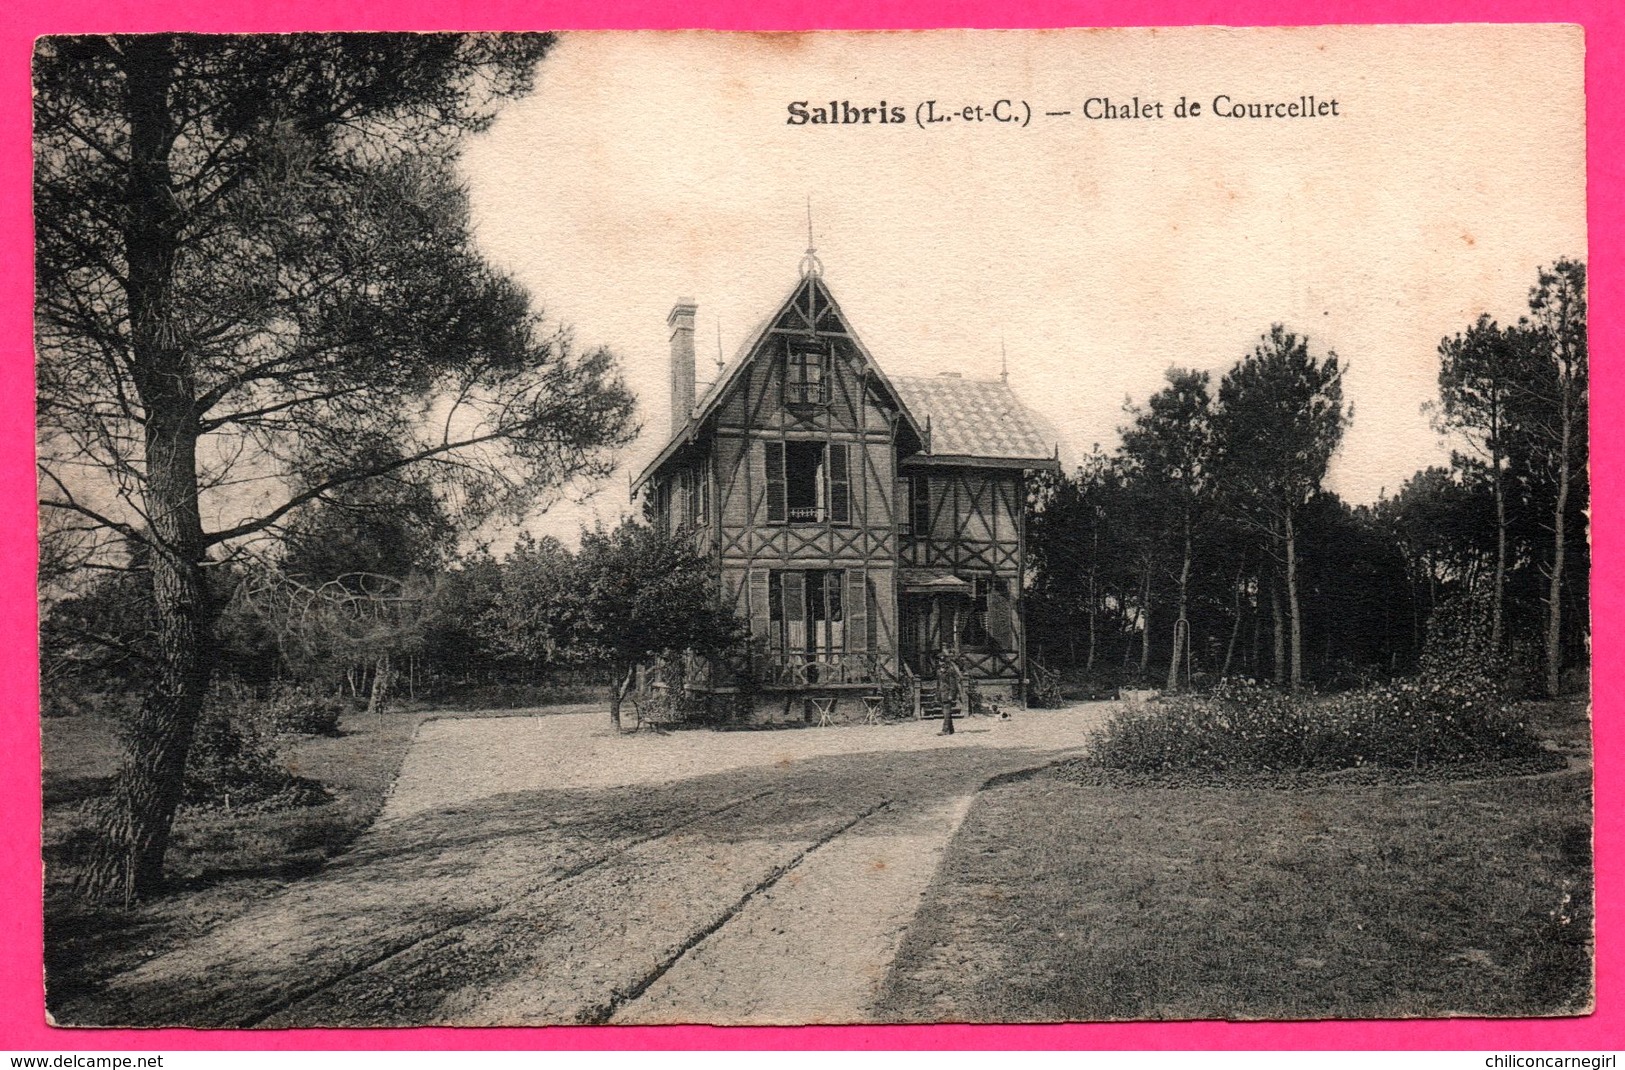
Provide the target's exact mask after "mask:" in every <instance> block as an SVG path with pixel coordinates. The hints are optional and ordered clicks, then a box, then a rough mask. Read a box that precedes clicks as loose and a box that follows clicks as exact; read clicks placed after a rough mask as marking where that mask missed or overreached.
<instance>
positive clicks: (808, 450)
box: [765, 440, 852, 524]
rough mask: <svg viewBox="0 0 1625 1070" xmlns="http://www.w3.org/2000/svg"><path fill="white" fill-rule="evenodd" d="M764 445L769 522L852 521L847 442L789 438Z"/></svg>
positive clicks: (844, 522)
mask: <svg viewBox="0 0 1625 1070" xmlns="http://www.w3.org/2000/svg"><path fill="white" fill-rule="evenodd" d="M765 446H766V456H767V522H768V523H770V524H784V523H789V524H822V523H826V522H828V523H832V524H848V523H851V520H852V482H851V476H850V471H851V469H850V467H849V461H848V454H847V450H848V446H847V444H846V443H844V442H834V443H824V442H808V441H800V440H792V441H790V442H768V443H765Z"/></svg>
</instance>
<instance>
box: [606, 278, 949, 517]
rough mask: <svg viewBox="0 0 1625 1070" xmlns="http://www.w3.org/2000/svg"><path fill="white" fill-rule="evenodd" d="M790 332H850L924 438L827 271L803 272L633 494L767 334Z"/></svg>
mask: <svg viewBox="0 0 1625 1070" xmlns="http://www.w3.org/2000/svg"><path fill="white" fill-rule="evenodd" d="M775 327H778V328H780V329H788V330H802V331H810V330H814V329H816V330H819V331H824V332H827V333H836V334H844V335H846V336H847V338H848V339H849V340H850V341H851V342H852V345H853V347H854V348H855V349H856V350H857V351H858V355H859V356H860V357H861V358H862V359H863V362H864V364H865V365H866V366H867V367H868V369H869V374H870V375H871V376H872V377H873V378H874V380H875V382H876V383H877V384H878V385H879V387H880V389H881V390H882V391H883V392H884V393H885V394H886V395H887V396H888V397H889V398H890V399H891V401H892V403H893V404H894V405H896V406H897V409H898V411H899V412H900V413H901V414H902V419H903V422H904V424H905V425H906V426H907V427H908V428H909V429H910V430H912V431H913V432H914V434H915V435H916V437H919V438H921V440H922V441H923V438H924V436H923V434H922V432H921V427H922V425H921V424H920V422H919V421H918V420H916V419H915V418H914V416H913V414H911V413H910V412H909V411H908V406H907V405H905V404H904V403H903V399H902V396H901V395H899V394H898V392H897V389H896V388H895V387H894V386H893V385H892V382H891V380H890V379H889V378H887V376H886V373H885V372H884V371H883V370H882V369H881V367H880V365H879V364H877V363H875V359H874V357H873V356H872V355H871V354H870V353H869V349H868V347H867V346H865V345H864V344H863V339H861V338H859V337H858V335H857V332H856V331H854V330H852V326H851V321H850V320H848V319H847V318H846V314H845V313H844V312H842V311H841V306H840V305H838V304H836V302H835V297H834V295H832V294H831V293H830V292H829V286H828V284H827V283H825V282H824V279H823V277H822V275H820V274H817V273H813V274H807V275H803V276H802V278H801V281H800V282H799V283H797V284H796V286H795V288H794V289H793V290H791V291H790V295H789V296H788V297H786V298H785V299H784V302H783V303H782V304H781V305H779V307H778V310H777V311H775V312H774V313H773V314H772V315H771V316H769V317H767V318H766V319H764V320H763V321H762V322H761V323H760V324H759V325H758V326H757V327H756V329H755V330H753V331H751V332H750V334H749V335H747V336H746V338H745V341H744V344H743V345H741V346H740V347H739V349H738V351H737V352H736V353H735V354H734V358H733V360H731V361H729V362H728V365H727V367H725V368H724V369H723V370H722V373H721V374H720V375H718V376H717V381H716V383H715V384H714V385H713V386H712V387H711V389H710V390H708V391H706V393H705V395H704V396H703V397H702V398H700V399H699V401H698V402H697V403H696V404H695V407H694V412H693V413H692V414H690V416H689V419H688V423H687V424H685V425H684V426H683V427H682V428H681V429H679V430H678V431H676V432H675V433H673V435H672V436H671V440H670V441H668V442H667V443H666V445H665V446H664V447H663V448H662V449H661V451H660V452H659V453H658V454H656V456H655V459H654V460H652V461H650V462H649V463H648V465H646V466H645V467H644V469H643V471H642V472H641V473H639V475H638V477H637V479H636V480H634V481H633V483H632V493H633V494H636V493H637V492H638V490H639V488H641V487H642V486H643V484H644V483H646V482H647V481H648V480H649V478H650V477H651V476H653V475H654V474H655V473H657V472H659V471H660V469H661V468H663V467H665V465H666V463H667V462H668V461H670V460H671V459H672V457H674V456H676V454H677V453H678V451H679V450H681V449H682V448H683V446H684V445H686V444H687V443H689V442H691V441H692V440H693V438H694V435H695V434H696V433H697V432H698V431H699V429H700V426H701V425H702V424H703V423H704V422H705V421H706V419H707V418H709V417H710V416H711V414H712V413H713V412H715V411H716V408H717V406H718V405H719V404H721V402H722V399H723V398H724V397H726V396H727V395H728V392H729V391H730V390H732V389H733V387H734V385H735V383H736V382H738V380H739V378H740V377H741V376H743V375H744V373H745V369H746V368H747V367H748V366H749V364H750V362H751V360H752V358H753V357H755V356H756V355H757V353H758V352H759V351H760V350H761V343H762V341H763V339H764V338H765V337H766V336H767V333H768V332H769V331H771V330H772V329H773V328H775Z"/></svg>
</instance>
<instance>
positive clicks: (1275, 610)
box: [1270, 570, 1286, 687]
mask: <svg viewBox="0 0 1625 1070" xmlns="http://www.w3.org/2000/svg"><path fill="white" fill-rule="evenodd" d="M1270 613H1271V615H1272V616H1273V617H1274V621H1275V648H1274V660H1273V661H1271V663H1270V674H1271V676H1272V677H1273V678H1274V680H1275V686H1276V687H1280V686H1281V685H1282V684H1284V683H1286V616H1285V614H1283V613H1282V612H1281V584H1280V581H1279V580H1278V579H1277V578H1276V574H1275V572H1274V570H1271V572H1270Z"/></svg>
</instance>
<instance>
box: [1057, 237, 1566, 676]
mask: <svg viewBox="0 0 1625 1070" xmlns="http://www.w3.org/2000/svg"><path fill="white" fill-rule="evenodd" d="M1584 323H1585V267H1584V265H1583V264H1580V263H1577V262H1575V261H1570V260H1560V261H1558V262H1557V263H1556V264H1554V265H1553V266H1552V267H1551V268H1549V269H1543V270H1542V271H1540V272H1539V274H1538V277H1537V280H1536V284H1535V286H1534V287H1533V288H1532V289H1531V292H1530V299H1529V314H1528V315H1527V316H1525V317H1522V318H1520V319H1518V320H1517V321H1516V322H1514V323H1512V324H1509V325H1505V326H1503V325H1500V324H1498V323H1496V321H1494V320H1493V319H1490V318H1489V317H1481V318H1480V319H1478V320H1476V321H1474V322H1473V323H1472V324H1470V325H1468V327H1467V328H1466V329H1465V330H1464V331H1463V332H1461V333H1459V334H1456V335H1454V336H1451V337H1446V338H1444V339H1443V340H1442V341H1441V342H1440V345H1439V350H1438V357H1439V376H1438V378H1439V394H1440V400H1439V402H1438V404H1437V405H1436V406H1434V407H1433V413H1434V418H1435V423H1436V426H1437V428H1438V430H1439V431H1440V433H1442V434H1445V435H1447V436H1449V438H1450V441H1451V442H1453V443H1454V444H1455V446H1456V447H1457V448H1456V451H1455V453H1454V455H1453V458H1452V461H1451V464H1450V466H1449V467H1448V468H1446V467H1432V468H1426V469H1423V470H1421V471H1418V472H1417V473H1416V474H1415V475H1414V476H1412V477H1411V478H1410V479H1408V480H1406V481H1405V482H1404V483H1403V484H1402V485H1401V486H1399V487H1397V488H1394V490H1393V492H1392V493H1389V494H1385V495H1384V496H1383V497H1381V498H1380V499H1379V500H1378V501H1377V502H1376V503H1374V504H1372V505H1369V506H1366V505H1358V506H1354V505H1350V504H1348V503H1347V502H1344V501H1342V500H1341V499H1340V498H1338V497H1337V495H1336V494H1334V493H1331V492H1330V491H1328V490H1326V489H1324V488H1323V487H1322V486H1321V481H1322V478H1323V476H1324V474H1325V472H1326V469H1327V466H1328V464H1329V462H1330V458H1331V457H1332V456H1333V454H1334V452H1335V450H1336V447H1337V444H1338V440H1339V437H1340V435H1341V431H1342V429H1343V427H1344V426H1345V425H1346V424H1347V423H1348V421H1349V420H1350V419H1351V418H1352V413H1351V412H1350V411H1349V410H1348V409H1346V408H1345V407H1344V406H1343V404H1342V386H1341V365H1340V364H1339V362H1338V360H1337V358H1336V357H1335V356H1333V355H1330V354H1328V355H1326V356H1325V357H1320V358H1317V357H1315V356H1314V355H1313V353H1312V351H1311V350H1310V349H1309V346H1308V343H1307V342H1306V340H1304V339H1303V338H1301V337H1300V336H1298V335H1295V334H1293V333H1292V332H1289V331H1286V330H1285V329H1284V328H1274V329H1272V330H1271V331H1270V332H1269V333H1268V334H1267V335H1265V336H1264V337H1263V338H1262V339H1261V340H1260V342H1259V344H1258V345H1257V346H1256V347H1255V348H1254V350H1253V352H1252V353H1251V354H1249V355H1248V356H1246V357H1245V358H1243V359H1242V360H1240V361H1237V362H1236V363H1235V364H1234V365H1233V366H1232V367H1231V368H1230V370H1229V371H1228V372H1226V373H1225V374H1224V375H1223V376H1222V377H1221V378H1220V380H1219V383H1218V389H1217V391H1216V393H1214V394H1213V395H1211V396H1210V395H1209V393H1208V391H1207V383H1208V379H1209V374H1208V373H1205V372H1197V371H1185V370H1181V369H1175V370H1173V371H1171V372H1170V373H1169V376H1168V384H1167V386H1165V387H1164V388H1163V389H1162V390H1161V391H1159V392H1157V393H1155V394H1153V395H1152V396H1151V397H1150V398H1149V399H1148V400H1147V402H1146V403H1145V404H1144V405H1143V406H1141V405H1134V404H1130V405H1129V406H1128V408H1127V410H1126V414H1127V417H1128V421H1127V423H1126V424H1125V426H1124V427H1123V428H1122V440H1121V444H1120V446H1119V447H1118V448H1116V449H1114V450H1110V451H1108V450H1104V449H1101V448H1100V447H1098V446H1097V447H1096V449H1095V451H1094V452H1093V453H1091V454H1090V455H1088V456H1087V457H1085V458H1084V460H1083V462H1082V463H1081V464H1080V465H1079V466H1078V467H1077V468H1076V469H1075V470H1074V471H1073V472H1072V473H1070V474H1062V475H1040V476H1038V477H1036V478H1035V483H1034V488H1033V492H1032V494H1031V496H1030V499H1029V508H1028V518H1027V522H1028V527H1027V530H1028V535H1029V542H1030V546H1029V561H1030V562H1031V566H1032V569H1031V579H1030V586H1029V599H1028V615H1027V623H1028V645H1029V651H1028V652H1029V656H1030V658H1031V659H1032V660H1033V661H1034V662H1035V663H1037V664H1039V665H1040V666H1042V667H1043V668H1044V669H1047V670H1048V673H1047V677H1053V678H1057V679H1059V680H1060V682H1061V689H1062V690H1063V691H1064V692H1065V693H1067V694H1069V695H1071V696H1073V697H1099V696H1107V695H1110V694H1112V693H1114V692H1115V691H1116V690H1117V689H1118V688H1120V687H1128V686H1134V687H1141V688H1157V689H1162V690H1171V691H1184V690H1191V689H1195V690H1200V689H1203V688H1205V687H1210V686H1212V685H1213V684H1215V683H1217V682H1218V681H1220V680H1226V679H1234V678H1238V677H1245V678H1251V679H1256V680H1268V681H1270V682H1272V683H1273V684H1275V685H1277V686H1280V687H1288V688H1290V687H1292V686H1294V685H1296V686H1298V687H1309V688H1313V689H1315V690H1318V691H1322V692H1325V691H1338V690H1347V689H1350V688H1363V687H1370V686H1373V685H1378V684H1383V683H1386V682H1389V681H1396V680H1400V679H1402V678H1404V677H1406V676H1408V675H1409V674H1412V673H1414V672H1416V671H1417V670H1418V668H1419V667H1420V666H1421V661H1422V657H1423V651H1424V647H1425V645H1426V643H1425V637H1426V636H1427V634H1428V625H1429V621H1430V619H1431V618H1432V617H1433V615H1434V614H1435V613H1436V612H1437V611H1438V610H1439V608H1440V607H1441V606H1444V605H1445V604H1447V603H1449V602H1450V601H1451V600H1452V599H1454V598H1458V597H1461V596H1468V597H1471V598H1474V599H1483V600H1484V601H1485V605H1486V607H1487V608H1486V612H1487V613H1488V614H1489V616H1488V620H1489V634H1488V637H1487V640H1486V641H1487V642H1488V643H1489V645H1490V646H1491V647H1492V648H1493V649H1494V650H1495V651H1496V654H1497V657H1498V658H1500V659H1501V660H1503V661H1507V660H1511V661H1515V662H1516V663H1517V664H1518V665H1519V667H1520V668H1521V669H1522V670H1525V671H1529V670H1532V669H1535V668H1536V667H1537V666H1536V665H1535V663H1537V662H1538V674H1539V676H1540V677H1541V683H1542V690H1544V691H1545V692H1546V693H1547V694H1548V695H1553V694H1556V693H1557V692H1558V691H1559V690H1560V689H1563V688H1566V687H1571V686H1579V685H1583V678H1577V677H1574V676H1568V677H1566V676H1565V675H1564V673H1565V672H1567V671H1569V670H1577V671H1578V670H1583V669H1584V667H1585V665H1586V663H1587V661H1588V658H1589V648H1588V638H1587V637H1588V631H1589V622H1588V619H1587V618H1588V605H1589V600H1588V584H1589V573H1590V545H1589V541H1588V537H1587V518H1586V513H1585V510H1586V506H1587V502H1588V495H1589V487H1588V484H1587V481H1586V480H1587V476H1586V468H1585V458H1586V456H1587V434H1586V411H1587V410H1586V398H1587V386H1586V384H1587V360H1586V346H1585V329H1584Z"/></svg>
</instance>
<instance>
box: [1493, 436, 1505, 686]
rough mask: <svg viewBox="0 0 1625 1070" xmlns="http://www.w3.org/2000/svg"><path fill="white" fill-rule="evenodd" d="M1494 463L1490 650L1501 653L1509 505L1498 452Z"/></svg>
mask: <svg viewBox="0 0 1625 1070" xmlns="http://www.w3.org/2000/svg"><path fill="white" fill-rule="evenodd" d="M1493 462H1494V479H1495V485H1494V488H1493V489H1494V491H1495V590H1494V591H1493V592H1492V593H1491V595H1490V649H1491V650H1492V651H1494V652H1495V653H1496V654H1500V652H1501V614H1502V610H1501V603H1502V598H1503V597H1504V595H1503V592H1504V591H1505V590H1506V577H1507V503H1506V492H1505V491H1504V489H1503V488H1502V486H1501V454H1500V452H1499V451H1497V452H1496V454H1495V456H1494V457H1493Z"/></svg>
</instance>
